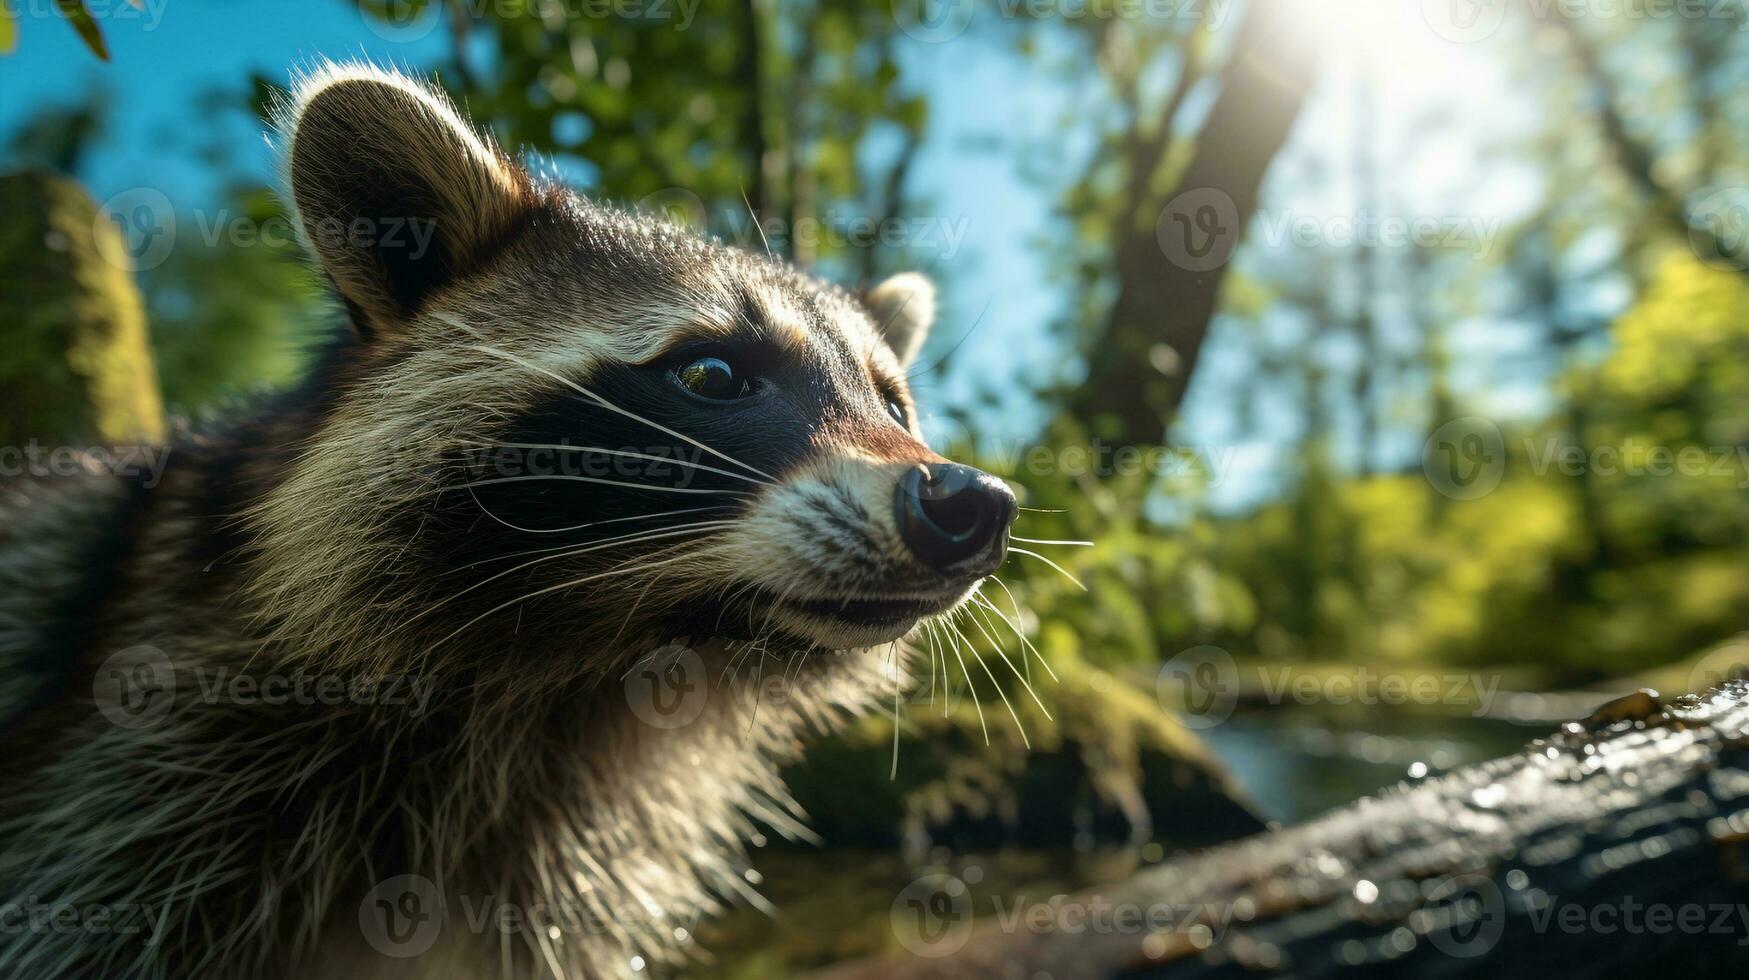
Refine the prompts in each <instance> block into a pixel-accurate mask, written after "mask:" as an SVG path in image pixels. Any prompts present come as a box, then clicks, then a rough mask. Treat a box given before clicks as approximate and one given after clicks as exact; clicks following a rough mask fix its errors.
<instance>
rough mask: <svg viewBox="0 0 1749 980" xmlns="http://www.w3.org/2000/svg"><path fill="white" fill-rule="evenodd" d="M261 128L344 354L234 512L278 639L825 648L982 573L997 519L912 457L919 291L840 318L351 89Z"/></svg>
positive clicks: (819, 294) (366, 81) (734, 253)
mask: <svg viewBox="0 0 1749 980" xmlns="http://www.w3.org/2000/svg"><path fill="white" fill-rule="evenodd" d="M283 135H284V138H285V142H286V144H287V145H286V155H287V167H288V172H287V180H288V182H289V185H290V190H291V194H292V197H293V200H294V202H295V205H296V209H297V213H298V219H299V227H300V229H301V230H302V231H303V233H304V235H305V236H306V238H307V240H308V242H309V244H310V246H311V248H312V250H313V251H314V253H315V254H316V256H317V257H318V258H319V259H320V262H321V265H322V268H323V270H324V271H325V272H326V273H327V276H328V277H329V278H330V279H331V280H332V281H333V284H334V286H335V287H336V289H337V291H338V293H339V295H340V296H341V298H342V299H343V300H344V302H345V304H346V306H347V308H348V310H349V312H350V314H351V320H352V323H353V335H352V336H351V337H350V338H349V339H348V340H347V341H346V342H345V343H344V344H343V345H342V347H341V349H340V351H339V352H338V353H337V354H336V355H335V357H334V360H333V366H332V367H331V368H330V369H329V370H328V372H327V375H326V377H327V380H326V381H325V382H324V384H325V385H326V386H327V388H328V398H329V399H330V401H329V404H328V406H327V408H326V409H325V410H324V412H323V415H322V418H321V421H320V425H319V428H318V430H317V431H316V432H314V433H313V434H312V435H311V436H310V437H309V439H308V445H307V450H306V451H305V452H303V453H302V455H301V456H300V457H299V459H298V460H297V461H296V463H295V464H294V465H293V467H292V469H291V472H290V475H289V476H288V477H287V478H286V479H285V480H284V481H283V482H282V483H281V484H280V485H279V486H277V487H276V488H275V489H274V490H273V491H272V492H271V493H270V494H269V495H268V496H267V498H266V500H265V501H264V502H263V504H262V505H261V506H260V507H259V508H258V509H257V520H258V527H259V529H260V534H259V541H260V543H261V550H262V554H263V556H264V558H265V559H266V562H267V565H266V568H267V570H268V574H266V575H264V576H263V577H262V581H261V583H260V584H259V585H258V586H257V589H258V591H259V592H260V593H261V598H262V599H263V600H264V606H265V612H266V613H267V614H269V615H270V616H271V617H273V618H274V619H275V620H276V621H277V622H279V623H280V624H281V628H282V629H289V630H291V631H293V632H301V633H303V634H305V635H341V636H345V637H348V638H349V642H352V643H356V644H359V645H360V646H363V647H369V646H371V645H372V644H373V643H376V642H378V641H388V640H391V639H394V638H397V637H399V638H403V639H406V638H414V637H417V638H418V640H417V644H416V645H417V646H420V647H422V648H425V649H432V648H438V647H445V646H466V647H471V648H472V649H475V650H478V649H480V641H481V640H482V639H485V640H487V641H488V642H489V641H491V640H492V639H497V640H499V641H500V643H501V644H507V643H508V642H509V638H510V637H512V636H515V637H518V638H522V639H532V640H534V641H535V642H536V643H539V642H540V640H541V639H543V638H547V639H551V640H553V641H559V642H555V643H554V644H553V645H554V646H556V647H559V648H560V651H559V654H560V655H563V656H567V657H578V656H588V655H589V654H590V653H591V652H592V650H591V648H590V645H591V644H593V645H594V647H593V649H594V650H607V651H609V652H612V649H617V648H620V647H623V646H624V645H626V644H628V643H632V642H638V641H642V642H651V641H657V642H659V641H661V640H664V639H666V638H675V637H679V638H688V637H705V636H712V637H725V638H730V639H768V640H770V641H773V642H779V643H783V644H785V645H788V646H789V647H791V648H792V649H793V648H800V649H827V650H843V649H850V648H861V647H868V646H872V645H876V644H885V643H888V642H891V641H894V640H896V639H897V638H899V637H901V636H903V635H904V634H905V633H907V632H908V631H909V630H910V629H911V628H912V627H913V626H914V625H915V624H917V622H918V621H919V620H921V619H923V618H925V617H929V616H933V615H937V614H940V613H943V612H946V611H948V610H950V609H952V608H954V607H955V606H956V605H957V604H959V603H960V602H962V601H964V600H965V599H966V597H967V596H968V594H969V593H970V592H971V590H972V589H973V588H974V587H975V586H976V585H977V583H978V582H979V581H980V580H981V579H982V578H984V577H985V576H988V575H989V574H990V573H991V572H993V571H994V570H995V569H996V568H997V566H998V565H1000V564H1001V563H1002V561H1003V560H1004V557H1005V555H1006V551H1007V541H1008V529H1009V525H1010V523H1011V521H1012V520H1013V518H1014V516H1015V510H1016V507H1015V500H1014V496H1013V495H1012V494H1011V493H1010V492H1009V490H1008V489H1007V487H1006V486H1004V484H1003V483H1002V482H1001V481H1000V480H997V479H995V478H994V477H991V476H989V475H987V474H984V473H981V472H979V471H977V470H974V469H972V468H970V467H967V466H963V465H959V464H955V463H952V462H949V461H948V460H946V459H943V458H942V457H940V456H938V455H937V454H935V453H934V452H931V451H930V450H929V449H928V448H927V447H926V446H925V445H924V443H923V441H922V439H921V438H920V435H919V430H918V418H917V411H916V408H915V407H914V405H913V403H912V399H911V394H910V391H909V389H908V387H907V384H906V370H907V368H908V366H910V365H911V363H912V361H913V359H914V358H915V357H916V355H917V353H918V350H919V348H920V347H921V346H922V344H923V339H924V336H925V334H926V332H927V331H928V329H929V325H930V320H931V318H932V316H933V312H934V305H935V304H934V292H933V289H932V288H931V287H930V285H929V283H928V282H927V281H926V280H924V279H923V278H922V277H920V276H916V275H900V276H897V277H894V278H893V279H890V280H888V281H886V282H884V283H882V284H880V285H879V286H877V287H875V288H873V289H872V290H869V291H868V292H867V293H866V294H865V295H863V296H860V297H858V296H853V295H851V294H849V293H847V292H845V291H842V290H840V289H838V288H835V287H833V286H831V285H828V284H826V283H824V282H821V281H819V280H817V279H814V278H812V277H810V276H807V275H805V274H802V273H800V272H798V271H797V270H795V269H793V268H791V267H789V266H787V265H784V264H782V263H780V262H777V261H773V260H771V259H769V258H767V257H765V256H762V255H757V254H753V253H750V252H746V251H742V250H737V249H732V248H727V247H723V246H720V245H717V244H713V243H709V242H706V241H703V240H700V239H699V238H697V237H695V236H693V235H691V234H689V233H687V232H685V231H684V230H681V229H678V228H676V227H673V226H670V225H667V224H665V223H662V222H660V221H657V220H655V219H652V218H650V217H646V216H638V215H633V214H628V213H623V212H620V211H616V210H613V209H610V208H607V207H603V206H601V205H598V204H595V203H592V202H589V201H586V200H584V199H582V198H580V197H578V196H576V195H574V194H573V193H571V192H570V191H569V190H566V189H564V188H562V187H559V186H555V185H553V184H550V183H547V182H543V181H539V180H537V179H535V178H533V177H531V175H530V174H528V173H527V172H525V171H524V170H523V169H522V168H521V167H519V166H518V165H517V164H515V163H514V162H512V161H511V160H510V159H509V158H507V157H506V156H505V155H504V154H503V153H501V152H500V151H499V150H497V149H496V148H495V147H494V146H493V144H492V143H491V142H490V141H489V140H487V139H485V138H482V137H481V136H480V135H479V134H478V133H477V132H476V131H475V130H474V129H472V128H471V127H470V126H469V125H468V124H467V123H466V122H464V121H463V120H462V119H461V118H460V117H459V116H458V115H457V113H456V112H455V110H454V109H453V107H452V106H451V105H450V104H449V103H448V102H447V101H446V100H445V99H444V98H443V97H442V96H441V95H438V94H435V93H433V92H432V91H430V90H428V89H426V88H424V87H423V86H421V85H419V84H417V83H414V82H411V81H409V80H407V79H405V78H402V77H400V76H396V75H391V74H386V73H382V72H379V71H375V70H372V69H367V68H356V67H344V68H338V67H328V68H324V69H321V70H319V71H317V72H316V73H314V74H313V75H312V76H311V77H309V78H307V79H305V80H304V81H303V82H302V84H301V85H300V86H298V88H297V91H296V94H295V97H294V98H293V100H292V101H291V102H290V103H289V104H288V106H287V107H286V111H285V113H284V123H283ZM578 641H581V642H582V644H583V645H584V649H581V650H579V647H578Z"/></svg>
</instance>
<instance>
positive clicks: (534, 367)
mask: <svg viewBox="0 0 1749 980" xmlns="http://www.w3.org/2000/svg"><path fill="white" fill-rule="evenodd" d="M473 349H474V350H477V351H480V352H481V353H485V354H491V355H493V356H494V357H502V358H504V359H505V360H508V361H512V362H514V363H516V364H520V365H522V366H523V367H525V368H527V369H529V370H530V371H533V372H535V373H536V374H543V375H546V376H547V377H549V378H552V379H553V380H554V381H557V382H558V383H560V384H562V385H564V386H565V387H567V388H570V389H571V390H572V391H575V392H577V393H578V394H580V395H583V396H585V397H587V398H589V399H590V400H591V401H593V402H595V403H596V404H597V405H600V406H601V407H602V408H605V409H607V410H608V411H610V412H614V413H617V414H619V415H623V416H625V417H626V418H628V419H631V420H633V421H634V422H642V423H644V424H645V425H647V426H649V427H650V428H652V429H655V430H657V431H658V432H665V433H667V434H668V435H671V436H673V437H674V438H676V439H680V440H683V441H685V442H686V443H687V444H688V445H692V446H696V447H698V448H699V449H702V450H704V451H705V452H707V453H710V454H711V455H713V456H716V457H718V458H719V459H725V460H728V461H729V462H731V463H733V464H735V465H736V466H739V467H741V468H742V469H744V470H746V471H748V472H749V473H753V474H756V475H758V476H762V477H765V478H766V479H767V480H770V481H772V482H773V483H776V482H777V477H775V476H772V475H771V474H770V473H767V472H765V471H764V470H761V469H759V468H758V467H755V466H749V465H747V464H746V463H743V462H741V461H740V460H738V459H736V458H735V457H733V456H730V455H729V454H728V453H725V452H722V451H721V450H717V449H712V448H711V447H709V446H707V445H705V444H704V443H702V442H699V441H698V440H697V439H694V438H692V437H691V436H689V435H685V434H684V433H680V432H676V431H674V430H673V429H670V428H668V427H667V426H665V425H663V424H662V423H660V422H656V421H653V420H651V419H647V418H644V417H643V416H642V415H639V414H638V413H636V412H633V411H629V410H627V409H624V408H621V407H619V406H618V405H615V404H614V403H612V402H610V401H608V400H607V399H605V398H603V397H601V396H600V395H598V394H596V393H595V392H593V391H590V390H589V389H588V388H585V387H583V386H582V385H580V384H578V383H577V382H575V381H572V380H571V379H569V378H566V377H564V376H563V375H560V374H556V373H554V372H552V371H549V370H547V369H546V368H544V367H541V366H540V365H539V364H535V363H533V362H531V361H528V360H526V359H524V358H521V357H517V356H516V355H515V354H512V353H509V352H508V351H502V350H499V349H498V348H496V347H487V346H485V345H484V344H481V345H478V346H476V347H474V348H473Z"/></svg>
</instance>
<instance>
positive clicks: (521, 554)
mask: <svg viewBox="0 0 1749 980" xmlns="http://www.w3.org/2000/svg"><path fill="white" fill-rule="evenodd" d="M732 526H734V522H733V521H728V520H717V521H694V522H692V523H688V524H670V525H666V526H664V527H652V528H648V529H646V530H643V531H635V532H633V533H631V534H622V535H619V536H618V537H613V538H602V539H601V540H599V541H573V542H571V543H569V544H556V545H553V546H552V547H550V548H530V549H529V550H527V551H513V552H511V553H510V554H507V555H493V556H492V557H490V558H482V559H480V560H479V561H471V562H468V563H467V564H466V565H457V566H455V568H454V569H452V571H457V572H459V571H463V570H465V569H469V568H477V567H479V566H481V565H490V564H492V563H493V562H499V561H508V560H509V559H512V558H526V557H528V556H529V555H547V554H552V553H553V552H555V551H565V550H567V549H571V548H583V547H593V546H596V545H610V544H636V543H637V542H638V541H639V540H640V538H642V536H643V535H646V534H657V533H661V532H665V531H684V530H688V529H691V528H721V527H732ZM531 564H532V563H531ZM520 567H523V568H526V567H528V566H527V565H523V566H520ZM515 570H516V569H511V571H515Z"/></svg>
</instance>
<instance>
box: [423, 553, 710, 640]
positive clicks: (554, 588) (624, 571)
mask: <svg viewBox="0 0 1749 980" xmlns="http://www.w3.org/2000/svg"><path fill="white" fill-rule="evenodd" d="M696 560H697V558H696V556H693V555H677V556H675V557H673V558H667V559H663V560H661V561H655V562H649V563H647V564H644V565H639V566H634V567H631V568H611V569H608V570H607V571H604V572H596V573H594V574H592V575H585V576H583V577H582V578H576V579H572V580H571V581H569V582H560V583H558V584H557V585H549V586H546V587H545V588H540V589H536V590H534V591H533V592H529V593H527V594H525V595H520V596H517V597H516V598H514V599H511V600H509V601H507V602H501V603H499V604H498V605H496V606H493V607H492V608H490V609H488V610H486V611H485V612H483V613H481V614H479V615H478V616H475V617H474V618H473V619H470V620H468V621H467V622H465V623H463V624H462V625H460V626H458V627H456V628H455V629H454V630H451V631H450V632H449V633H446V634H444V635H443V636H442V637H441V638H440V639H438V640H437V641H436V642H435V643H433V644H432V645H431V646H432V648H433V649H435V648H437V647H439V646H442V645H443V644H445V643H447V642H449V641H450V640H453V639H455V638H456V637H457V636H458V635H460V634H462V633H464V632H466V631H467V630H468V629H469V628H470V627H472V626H473V625H474V624H475V623H478V622H479V621H480V620H482V619H485V618H487V617H489V616H492V615H493V614H495V613H499V612H502V611H504V610H505V609H508V608H510V607H511V606H514V605H516V604H517V603H519V602H526V601H528V600H529V599H534V598H538V597H539V596H543V595H547V594H549V593H552V592H558V591H561V590H563V589H574V588H576V587H577V586H579V585H583V584H584V583H587V582H594V581H597V580H599V579H604V578H611V577H613V576H615V575H630V574H632V573H634V572H643V571H648V570H649V569H651V568H657V567H660V566H663V565H672V564H674V563H675V562H679V561H696Z"/></svg>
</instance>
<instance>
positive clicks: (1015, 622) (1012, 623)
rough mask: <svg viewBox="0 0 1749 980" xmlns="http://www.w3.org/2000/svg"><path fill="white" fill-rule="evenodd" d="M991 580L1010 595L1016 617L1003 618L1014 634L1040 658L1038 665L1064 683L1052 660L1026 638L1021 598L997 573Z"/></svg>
mask: <svg viewBox="0 0 1749 980" xmlns="http://www.w3.org/2000/svg"><path fill="white" fill-rule="evenodd" d="M990 580H991V581H993V582H995V583H996V584H997V585H999V586H1001V587H1002V591H1003V592H1005V593H1007V595H1008V602H1009V604H1010V605H1012V606H1013V607H1014V618H1013V619H1012V620H1010V619H1009V618H1008V617H1007V616H1003V617H1002V618H1003V620H1004V621H1006V622H1007V623H1008V625H1009V627H1010V628H1011V629H1013V630H1014V635H1015V636H1018V637H1020V643H1021V645H1022V646H1024V647H1026V649H1027V651H1028V652H1030V653H1031V654H1032V655H1033V656H1035V657H1037V658H1038V665H1039V666H1040V667H1043V668H1044V669H1045V673H1047V674H1049V675H1051V680H1052V681H1053V682H1055V683H1058V684H1060V683H1062V682H1061V681H1059V680H1057V672H1056V671H1054V670H1052V669H1051V665H1050V662H1049V661H1047V660H1046V659H1045V655H1044V654H1042V653H1039V652H1038V647H1035V646H1033V645H1032V641H1031V640H1029V639H1027V638H1026V631H1025V630H1023V629H1021V628H1020V600H1018V599H1016V598H1014V593H1013V592H1011V591H1009V588H1008V583H1006V582H1004V581H1002V579H1000V578H999V577H997V576H995V575H992V576H990ZM992 605H994V604H992ZM997 613H998V615H1000V614H1001V610H997Z"/></svg>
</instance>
